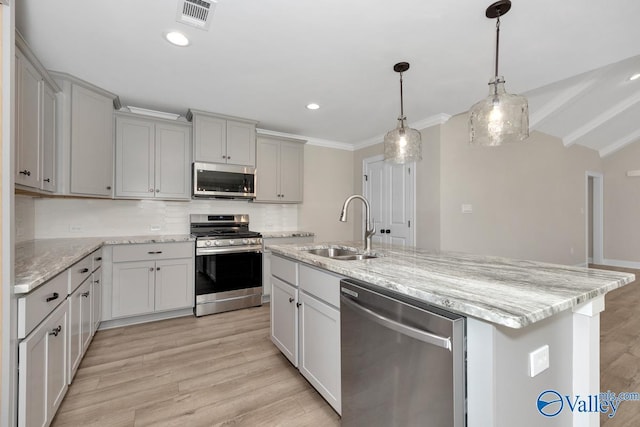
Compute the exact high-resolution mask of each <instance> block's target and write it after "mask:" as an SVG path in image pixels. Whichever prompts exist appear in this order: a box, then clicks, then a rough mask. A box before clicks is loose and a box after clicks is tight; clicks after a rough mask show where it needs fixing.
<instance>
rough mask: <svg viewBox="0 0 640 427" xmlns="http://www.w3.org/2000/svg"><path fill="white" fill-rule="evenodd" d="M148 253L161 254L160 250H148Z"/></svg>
mask: <svg viewBox="0 0 640 427" xmlns="http://www.w3.org/2000/svg"><path fill="white" fill-rule="evenodd" d="M147 253H148V254H149V255H157V254H161V253H162V251H149V252H147Z"/></svg>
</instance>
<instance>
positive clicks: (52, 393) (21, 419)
mask: <svg viewBox="0 0 640 427" xmlns="http://www.w3.org/2000/svg"><path fill="white" fill-rule="evenodd" d="M66 322H67V304H62V305H60V306H59V307H58V308H57V309H56V310H55V311H54V312H53V313H51V314H50V315H49V316H48V317H47V318H46V319H45V320H44V321H43V322H42V323H41V324H40V326H38V327H37V328H36V329H34V330H33V332H32V333H31V334H29V335H28V336H27V337H26V338H25V339H24V340H23V341H22V342H21V343H20V345H19V347H18V351H19V358H20V375H19V378H18V425H19V426H44V425H48V424H49V422H50V421H51V419H52V418H53V416H54V415H55V411H56V409H57V408H58V406H59V405H60V403H61V402H62V398H63V397H64V394H65V392H66V391H67V375H66V373H67V371H66V369H67V360H66V341H65V339H66V333H67V323H66Z"/></svg>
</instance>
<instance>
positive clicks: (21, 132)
mask: <svg viewBox="0 0 640 427" xmlns="http://www.w3.org/2000/svg"><path fill="white" fill-rule="evenodd" d="M16 44H17V49H16V62H15V64H16V169H15V170H16V172H15V183H16V184H18V185H22V186H26V187H30V188H35V189H41V190H45V191H50V192H53V191H55V190H56V177H55V172H56V168H55V163H56V93H55V92H56V90H59V88H58V86H57V85H56V84H55V82H54V81H53V80H52V79H51V78H50V77H49V76H48V74H47V71H46V70H45V69H44V67H42V65H41V64H40V63H39V62H38V60H37V58H35V56H34V55H33V53H31V51H30V50H29V48H28V46H27V45H26V43H25V42H24V40H22V38H21V37H20V36H19V35H17V36H16Z"/></svg>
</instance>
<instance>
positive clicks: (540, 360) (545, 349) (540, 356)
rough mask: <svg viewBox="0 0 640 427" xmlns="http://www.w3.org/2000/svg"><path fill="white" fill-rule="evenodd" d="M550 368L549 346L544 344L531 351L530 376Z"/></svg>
mask: <svg viewBox="0 0 640 427" xmlns="http://www.w3.org/2000/svg"><path fill="white" fill-rule="evenodd" d="M547 369H549V346H548V345H544V346H542V347H540V348H539V349H537V350H533V351H532V352H531V353H529V376H530V377H531V378H533V377H535V376H536V375H538V374H539V373H541V372H543V371H545V370H547Z"/></svg>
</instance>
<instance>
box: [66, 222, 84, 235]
mask: <svg viewBox="0 0 640 427" xmlns="http://www.w3.org/2000/svg"><path fill="white" fill-rule="evenodd" d="M69 231H70V232H72V233H80V232H81V231H82V226H81V225H77V224H71V225H70V226H69Z"/></svg>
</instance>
